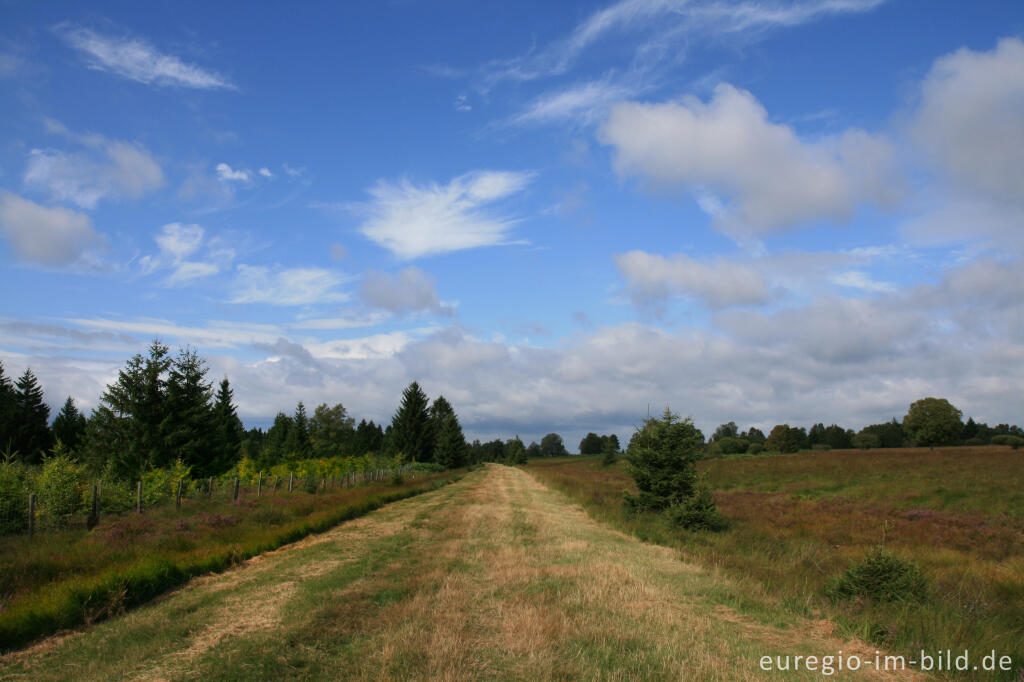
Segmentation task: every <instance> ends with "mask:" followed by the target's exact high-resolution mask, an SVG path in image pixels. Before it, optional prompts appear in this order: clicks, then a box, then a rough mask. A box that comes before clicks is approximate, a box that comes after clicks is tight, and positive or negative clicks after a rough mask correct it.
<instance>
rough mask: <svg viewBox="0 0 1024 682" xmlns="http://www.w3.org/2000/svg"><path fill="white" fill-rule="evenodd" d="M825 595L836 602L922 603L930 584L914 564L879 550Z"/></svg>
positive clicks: (843, 577)
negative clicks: (856, 600)
mask: <svg viewBox="0 0 1024 682" xmlns="http://www.w3.org/2000/svg"><path fill="white" fill-rule="evenodd" d="M825 593H826V595H827V596H829V597H831V598H832V599H833V600H834V601H841V600H846V599H856V598H858V597H860V598H864V599H871V600H873V601H876V602H923V601H925V600H926V599H927V598H928V581H927V580H926V579H925V577H924V574H922V573H921V570H920V569H919V568H918V567H917V566H916V565H915V564H914V563H912V562H910V561H907V560H906V559H901V558H899V557H898V556H895V555H894V554H892V553H891V552H889V551H887V550H886V549H885V548H884V547H881V546H879V547H875V548H874V549H872V550H870V551H869V552H868V553H867V554H866V555H865V557H864V559H863V560H862V561H859V562H857V563H854V564H851V565H850V566H849V567H848V568H847V569H846V570H845V571H844V572H843V574H842V575H841V576H839V577H838V578H836V579H835V580H834V581H833V582H832V583H831V584H829V585H828V586H827V587H826V588H825Z"/></svg>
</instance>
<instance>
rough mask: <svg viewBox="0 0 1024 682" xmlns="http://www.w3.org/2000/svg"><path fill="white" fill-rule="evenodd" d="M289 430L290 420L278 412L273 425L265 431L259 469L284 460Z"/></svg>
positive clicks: (290, 428) (290, 426) (290, 427)
mask: <svg viewBox="0 0 1024 682" xmlns="http://www.w3.org/2000/svg"><path fill="white" fill-rule="evenodd" d="M291 430H292V418H291V417H289V416H288V415H286V414H285V413H284V412H278V413H277V416H276V417H274V423H273V425H272V426H271V427H270V428H269V429H267V435H266V438H264V439H263V449H262V450H261V451H260V461H259V464H260V466H261V467H263V468H270V467H272V466H274V465H275V464H278V463H280V462H281V461H282V460H283V459H284V457H285V454H286V452H287V451H286V448H287V446H288V442H289V438H290V434H291Z"/></svg>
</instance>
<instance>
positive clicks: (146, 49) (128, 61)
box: [53, 22, 236, 90]
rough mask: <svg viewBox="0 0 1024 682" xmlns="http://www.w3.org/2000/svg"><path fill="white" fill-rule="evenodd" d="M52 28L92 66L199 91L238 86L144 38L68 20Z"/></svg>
mask: <svg viewBox="0 0 1024 682" xmlns="http://www.w3.org/2000/svg"><path fill="white" fill-rule="evenodd" d="M53 30H54V32H55V33H56V34H57V35H58V36H59V37H60V38H61V39H62V40H63V41H64V42H65V43H67V44H68V45H69V46H71V47H72V48H74V49H76V50H78V51H79V52H80V53H82V55H83V56H84V57H85V59H86V63H87V64H88V66H89V68H91V69H96V70H98V71H107V72H109V73H113V74H115V75H118V76H121V77H122V78H127V79H129V80H133V81H136V82H139V83H145V84H147V85H156V86H169V87H179V88H193V89H197V90H235V89H236V87H235V85H234V84H233V83H232V82H231V81H230V80H229V79H228V78H227V77H226V76H223V75H221V74H219V73H217V72H216V71H212V70H209V69H204V68H201V67H199V66H195V65H193V64H187V63H185V62H183V61H182V60H181V59H180V58H178V57H176V56H174V55H170V54H165V53H162V52H160V51H159V50H158V49H157V48H156V47H154V46H153V45H151V44H149V43H148V42H146V41H145V40H143V39H141V38H131V37H125V36H109V35H102V34H100V33H97V32H96V31H93V30H92V29H89V28H85V27H82V26H76V25H74V24H70V23H67V22H65V23H61V24H58V25H57V26H55V27H54V28H53Z"/></svg>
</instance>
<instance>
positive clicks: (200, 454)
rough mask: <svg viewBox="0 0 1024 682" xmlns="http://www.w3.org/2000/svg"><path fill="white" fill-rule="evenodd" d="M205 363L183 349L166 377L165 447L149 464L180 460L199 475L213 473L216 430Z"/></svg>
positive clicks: (211, 391) (163, 427)
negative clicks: (159, 457)
mask: <svg viewBox="0 0 1024 682" xmlns="http://www.w3.org/2000/svg"><path fill="white" fill-rule="evenodd" d="M207 371H208V370H207V368H206V363H205V362H204V361H203V359H202V358H200V357H199V355H198V354H197V353H196V351H195V350H192V349H191V348H187V347H186V348H183V349H182V350H181V351H180V352H179V353H178V357H176V358H175V359H174V362H173V363H172V364H171V367H170V373H169V376H168V378H167V400H166V404H167V411H166V415H165V417H164V419H163V422H162V424H161V430H162V431H163V436H164V443H165V446H166V449H165V450H164V451H163V453H162V455H163V457H162V458H161V459H158V460H155V461H154V462H153V463H154V465H155V466H158V467H166V466H170V465H171V464H173V463H174V461H175V460H178V459H180V460H181V461H182V462H184V463H185V464H186V465H188V466H190V467H192V471H193V472H194V473H196V474H197V475H199V476H209V475H211V474H213V473H215V471H214V469H215V468H216V467H215V466H214V457H215V452H216V431H215V429H214V419H213V405H212V404H211V400H212V399H213V390H212V389H213V387H212V384H211V383H210V382H208V381H206V373H207Z"/></svg>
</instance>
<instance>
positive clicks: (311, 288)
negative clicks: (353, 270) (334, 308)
mask: <svg viewBox="0 0 1024 682" xmlns="http://www.w3.org/2000/svg"><path fill="white" fill-rule="evenodd" d="M350 280H351V278H350V277H347V276H345V275H343V274H341V273H340V272H337V271H335V270H328V269H326V268H279V267H274V268H271V267H267V266H263V265H239V266H238V268H237V271H236V273H235V282H234V294H233V295H232V297H231V299H230V300H229V301H228V302H229V303H269V304H271V305H281V306H303V305H316V304H322V303H341V302H344V301H347V300H348V299H349V298H350V297H349V294H347V293H345V292H343V291H339V289H338V287H340V286H341V285H342V284H344V283H346V282H348V281H350Z"/></svg>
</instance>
